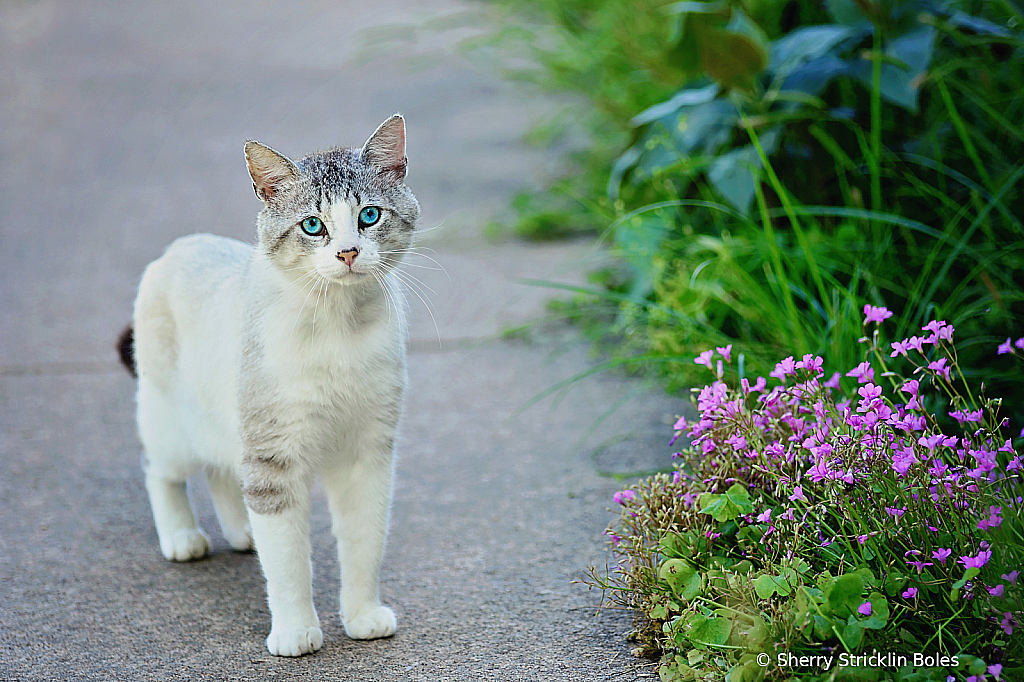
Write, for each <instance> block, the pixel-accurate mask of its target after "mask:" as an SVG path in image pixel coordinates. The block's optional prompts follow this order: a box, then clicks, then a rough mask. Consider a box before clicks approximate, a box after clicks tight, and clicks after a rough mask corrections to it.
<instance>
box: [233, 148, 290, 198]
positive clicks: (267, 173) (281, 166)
mask: <svg viewBox="0 0 1024 682" xmlns="http://www.w3.org/2000/svg"><path fill="white" fill-rule="evenodd" d="M245 164H246V165H247V166H248V167H249V176H250V177H252V187H253V189H254V190H256V196H258V197H259V198H260V199H261V200H262V201H263V202H264V203H269V202H271V201H273V199H274V198H275V197H276V196H278V195H279V194H280V193H281V191H282V190H284V189H286V188H287V186H288V185H290V184H291V183H293V182H295V181H296V180H298V179H299V169H298V167H297V166H296V165H295V164H294V163H292V161H291V159H289V158H288V157H287V156H285V155H284V154H279V153H277V152H275V151H274V150H273V149H271V148H270V147H268V146H266V145H264V144H260V143H259V142H256V141H255V140H249V141H248V142H246V143H245Z"/></svg>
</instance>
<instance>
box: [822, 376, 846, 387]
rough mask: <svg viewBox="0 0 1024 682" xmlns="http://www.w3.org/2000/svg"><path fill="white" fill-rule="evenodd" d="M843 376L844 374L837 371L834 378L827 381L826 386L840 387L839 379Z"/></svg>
mask: <svg viewBox="0 0 1024 682" xmlns="http://www.w3.org/2000/svg"><path fill="white" fill-rule="evenodd" d="M841 376H842V375H840V374H839V372H836V373H835V374H833V375H832V378H831V379H829V380H828V381H826V382H825V388H833V389H838V388H839V379H840V378H841Z"/></svg>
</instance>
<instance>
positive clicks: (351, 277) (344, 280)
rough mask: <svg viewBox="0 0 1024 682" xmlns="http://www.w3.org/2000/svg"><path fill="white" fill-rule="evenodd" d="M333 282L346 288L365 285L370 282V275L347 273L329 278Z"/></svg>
mask: <svg viewBox="0 0 1024 682" xmlns="http://www.w3.org/2000/svg"><path fill="white" fill-rule="evenodd" d="M329 279H330V280H331V282H333V283H335V284H340V285H342V286H344V287H347V286H352V285H353V284H364V283H366V282H367V281H369V280H370V275H368V274H366V273H363V272H346V273H345V274H343V275H337V276H335V277H330V278H329Z"/></svg>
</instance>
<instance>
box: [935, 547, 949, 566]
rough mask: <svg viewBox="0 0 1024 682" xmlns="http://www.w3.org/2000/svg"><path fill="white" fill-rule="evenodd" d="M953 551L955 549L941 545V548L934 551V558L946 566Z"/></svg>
mask: <svg viewBox="0 0 1024 682" xmlns="http://www.w3.org/2000/svg"><path fill="white" fill-rule="evenodd" d="M952 553H953V550H951V549H946V548H945V547H940V548H939V549H937V550H935V551H934V552H932V558H933V559H935V560H936V561H938V562H939V563H940V564H942V565H943V566H945V565H946V559H948V558H949V555H950V554H952Z"/></svg>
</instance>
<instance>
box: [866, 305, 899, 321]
mask: <svg viewBox="0 0 1024 682" xmlns="http://www.w3.org/2000/svg"><path fill="white" fill-rule="evenodd" d="M890 317H892V313H891V312H889V310H888V309H887V308H882V307H875V306H873V305H867V304H865V306H864V324H865V325H867V324H869V323H871V322H874V323H875V324H881V322H882V320H887V319H889V318H890Z"/></svg>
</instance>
